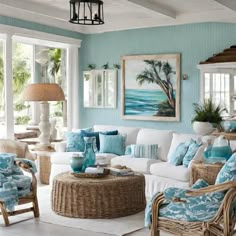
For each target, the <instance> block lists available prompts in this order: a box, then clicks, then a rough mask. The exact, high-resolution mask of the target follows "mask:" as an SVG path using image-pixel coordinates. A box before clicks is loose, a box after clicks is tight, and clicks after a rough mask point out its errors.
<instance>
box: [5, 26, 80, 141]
mask: <svg viewBox="0 0 236 236" xmlns="http://www.w3.org/2000/svg"><path fill="white" fill-rule="evenodd" d="M0 37H1V39H4V46H5V47H4V48H5V53H4V55H3V56H4V69H5V70H4V71H5V73H4V87H5V91H6V92H5V104H6V106H5V112H6V138H11V139H13V138H14V112H13V92H12V41H13V40H16V41H17V42H21V43H29V44H40V45H45V46H49V47H50V46H51V47H58V48H64V49H66V50H67V63H66V70H67V94H68V100H67V129H68V130H71V129H72V128H79V102H73V101H79V99H78V98H79V84H78V83H79V82H78V81H79V73H78V71H79V53H78V50H79V48H80V45H81V40H79V39H74V38H69V37H64V36H59V35H54V34H48V33H43V32H39V31H34V30H28V29H23V28H18V27H13V26H6V25H1V24H0ZM6 68H7V69H6ZM74 99H75V100H74Z"/></svg>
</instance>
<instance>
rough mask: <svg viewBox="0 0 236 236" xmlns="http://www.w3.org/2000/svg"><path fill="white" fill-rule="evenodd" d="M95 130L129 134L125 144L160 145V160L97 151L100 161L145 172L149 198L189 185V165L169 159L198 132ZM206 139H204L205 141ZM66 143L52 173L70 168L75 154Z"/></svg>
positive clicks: (53, 159) (60, 146)
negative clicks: (182, 143)
mask: <svg viewBox="0 0 236 236" xmlns="http://www.w3.org/2000/svg"><path fill="white" fill-rule="evenodd" d="M93 128H94V131H108V130H118V131H119V133H125V134H127V139H126V145H130V144H158V159H157V160H154V159H147V158H134V157H131V156H129V155H124V156H117V155H115V154H111V153H97V154H96V160H97V161H98V162H103V163H104V162H105V163H110V164H111V165H117V164H120V165H126V166H127V167H130V168H132V169H133V170H134V171H138V172H142V173H143V174H144V175H145V180H146V197H147V198H150V197H152V195H153V194H154V193H156V192H157V191H163V190H164V189H166V188H167V187H182V188H188V187H189V180H190V168H186V167H183V166H174V165H172V164H170V163H169V162H168V160H169V159H170V156H171V154H172V153H173V152H174V151H175V148H176V147H177V146H178V144H179V143H181V142H184V141H187V140H190V139H191V138H193V139H199V138H202V139H203V137H200V136H198V135H194V134H180V133H175V132H174V131H171V130H157V129H146V128H136V127H123V126H106V125H95V126H94V127H93ZM203 141H204V140H203ZM65 147H66V145H65V142H63V143H59V144H57V145H56V147H55V148H56V151H57V152H55V153H53V154H52V155H51V164H52V165H51V176H50V182H51V181H52V179H53V177H54V176H55V175H57V174H58V173H60V172H63V171H69V170H70V165H69V163H70V158H71V156H72V154H73V153H70V152H65ZM203 150H204V146H201V148H199V150H198V152H197V153H196V155H195V157H194V159H201V158H202V152H203Z"/></svg>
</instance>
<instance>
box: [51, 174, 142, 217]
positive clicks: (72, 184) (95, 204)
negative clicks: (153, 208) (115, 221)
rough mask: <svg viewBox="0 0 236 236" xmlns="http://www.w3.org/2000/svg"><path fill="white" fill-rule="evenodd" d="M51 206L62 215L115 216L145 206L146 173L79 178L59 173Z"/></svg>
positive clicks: (54, 183)
mask: <svg viewBox="0 0 236 236" xmlns="http://www.w3.org/2000/svg"><path fill="white" fill-rule="evenodd" d="M51 200H52V209H53V211H54V212H56V213H57V214H59V215H63V216H68V217H79V218H108V219H109V218H116V217H122V216H127V215H132V214H135V213H138V212H140V211H142V210H144V208H145V204H146V199H145V178H144V176H143V175H134V176H125V177H116V176H111V175H107V176H105V177H104V178H99V179H97V178H77V177H74V176H72V175H71V174H70V173H69V172H67V173H62V174H59V175H57V176H56V177H55V178H54V180H53V186H52V194H51Z"/></svg>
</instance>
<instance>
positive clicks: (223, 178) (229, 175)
mask: <svg viewBox="0 0 236 236" xmlns="http://www.w3.org/2000/svg"><path fill="white" fill-rule="evenodd" d="M235 180H236V153H234V154H233V155H232V156H231V157H230V158H229V160H228V161H227V162H226V163H225V164H224V166H223V167H222V169H221V170H220V172H219V173H218V175H217V177H216V182H215V184H221V183H225V182H228V181H235Z"/></svg>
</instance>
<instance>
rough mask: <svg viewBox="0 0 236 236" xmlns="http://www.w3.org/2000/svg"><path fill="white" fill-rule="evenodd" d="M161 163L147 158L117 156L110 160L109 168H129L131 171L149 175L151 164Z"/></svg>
mask: <svg viewBox="0 0 236 236" xmlns="http://www.w3.org/2000/svg"><path fill="white" fill-rule="evenodd" d="M157 162H161V161H160V160H153V159H148V158H134V157H131V156H129V155H124V156H117V157H114V158H112V159H111V166H114V165H122V166H127V167H129V168H131V169H132V170H133V171H137V172H141V173H147V174H148V173H150V166H151V164H153V163H157Z"/></svg>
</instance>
